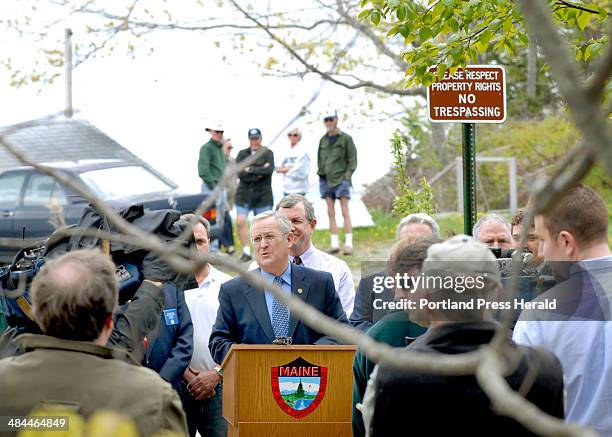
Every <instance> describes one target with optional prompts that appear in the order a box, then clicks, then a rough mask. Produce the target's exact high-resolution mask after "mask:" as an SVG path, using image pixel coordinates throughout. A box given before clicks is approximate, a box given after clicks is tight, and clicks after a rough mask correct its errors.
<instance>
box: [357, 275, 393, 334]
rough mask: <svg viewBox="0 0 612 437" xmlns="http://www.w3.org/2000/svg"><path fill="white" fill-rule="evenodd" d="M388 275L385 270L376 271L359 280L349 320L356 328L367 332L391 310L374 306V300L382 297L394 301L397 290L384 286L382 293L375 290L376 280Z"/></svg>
mask: <svg viewBox="0 0 612 437" xmlns="http://www.w3.org/2000/svg"><path fill="white" fill-rule="evenodd" d="M385 276H386V273H385V272H378V273H374V274H372V275H369V276H364V277H363V278H361V280H360V281H359V286H358V287H357V292H356V293H355V306H354V307H353V312H352V313H351V318H350V319H349V321H350V322H351V325H353V326H354V327H355V328H357V329H359V330H361V331H363V332H366V331H367V330H368V329H370V328H371V327H372V325H373V324H374V323H376V322H378V321H379V320H380V319H382V318H383V317H384V316H385V315H386V314H387V313H388V312H389V311H388V310H386V309H376V308H374V300H375V299H381V300H382V301H383V302H393V300H394V297H395V290H394V289H393V288H387V287H384V290H382V292H380V293H375V292H374V280H376V279H378V280H382V279H383V278H384V277H385Z"/></svg>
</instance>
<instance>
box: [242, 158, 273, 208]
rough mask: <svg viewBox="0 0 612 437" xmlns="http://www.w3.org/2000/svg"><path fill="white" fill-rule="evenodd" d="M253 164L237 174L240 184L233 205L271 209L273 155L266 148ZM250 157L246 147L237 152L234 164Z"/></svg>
mask: <svg viewBox="0 0 612 437" xmlns="http://www.w3.org/2000/svg"><path fill="white" fill-rule="evenodd" d="M263 150H264V151H263V152H262V154H261V155H260V156H259V157H258V158H257V159H256V160H255V162H254V163H253V164H251V165H249V166H248V167H247V169H248V171H247V169H245V170H242V171H241V172H239V173H238V177H239V178H240V182H239V184H238V189H237V190H236V200H235V204H236V205H240V206H244V205H246V206H249V207H251V208H261V207H264V206H269V207H270V208H272V203H273V200H272V173H274V153H273V152H272V150H270V149H268V148H267V147H264V148H263ZM250 156H251V148H250V147H247V148H246V149H242V150H241V151H240V152H238V156H236V164H238V163H239V162H240V161H244V160H245V159H247V158H248V157H250Z"/></svg>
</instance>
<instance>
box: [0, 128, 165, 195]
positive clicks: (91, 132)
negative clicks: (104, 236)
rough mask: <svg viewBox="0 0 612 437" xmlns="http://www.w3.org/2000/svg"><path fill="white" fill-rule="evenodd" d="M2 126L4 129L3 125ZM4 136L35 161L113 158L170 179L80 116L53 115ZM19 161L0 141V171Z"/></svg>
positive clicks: (17, 164)
mask: <svg viewBox="0 0 612 437" xmlns="http://www.w3.org/2000/svg"><path fill="white" fill-rule="evenodd" d="M3 130H4V129H3ZM6 140H8V142H9V143H10V144H11V145H13V146H15V147H16V148H17V149H19V150H20V151H21V152H23V153H24V154H25V155H26V156H27V157H28V158H30V159H32V160H33V161H35V162H37V163H54V162H66V161H83V160H93V159H95V160H98V159H117V160H121V161H124V162H128V163H132V164H138V165H142V166H144V167H146V168H147V169H148V170H150V171H152V172H153V173H155V174H156V175H158V176H160V177H161V178H162V179H164V181H166V182H168V183H170V185H172V186H176V184H174V183H173V182H172V181H170V180H169V179H168V178H166V177H165V176H163V175H162V174H161V173H159V172H158V171H157V170H155V169H154V168H152V167H151V166H150V165H149V164H147V163H146V162H145V161H143V160H142V159H140V158H139V157H138V156H136V155H134V154H133V153H132V152H130V151H129V150H127V149H126V148H125V147H123V146H121V144H119V143H118V142H117V141H115V140H113V139H112V138H111V137H109V136H108V135H106V134H105V133H104V132H102V131H101V130H99V129H98V128H97V127H95V126H94V125H92V124H91V123H89V122H88V121H86V120H83V119H55V120H48V121H41V123H40V124H39V125H35V126H30V127H25V128H23V129H19V130H17V131H16V132H13V133H11V134H9V135H7V136H6ZM19 166H22V164H21V163H20V162H19V161H18V160H17V158H15V157H14V156H13V155H12V154H11V153H10V152H9V151H8V150H6V149H5V148H4V147H2V146H1V145H0V171H2V170H5V169H8V168H13V167H19Z"/></svg>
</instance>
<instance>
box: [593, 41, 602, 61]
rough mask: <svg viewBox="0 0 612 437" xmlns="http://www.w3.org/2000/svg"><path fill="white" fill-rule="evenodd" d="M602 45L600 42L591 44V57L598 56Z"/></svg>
mask: <svg viewBox="0 0 612 437" xmlns="http://www.w3.org/2000/svg"><path fill="white" fill-rule="evenodd" d="M603 46H604V45H603V43H602V42H600V41H597V42H594V43H593V44H591V56H592V57H593V58H594V57H596V56H597V55H599V52H601V49H602V48H603Z"/></svg>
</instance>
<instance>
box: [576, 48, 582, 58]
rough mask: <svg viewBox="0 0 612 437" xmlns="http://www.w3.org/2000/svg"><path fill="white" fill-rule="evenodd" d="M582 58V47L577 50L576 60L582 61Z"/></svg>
mask: <svg viewBox="0 0 612 437" xmlns="http://www.w3.org/2000/svg"><path fill="white" fill-rule="evenodd" d="M581 59H582V49H581V48H580V49H578V51H577V52H576V61H580V60H581Z"/></svg>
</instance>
